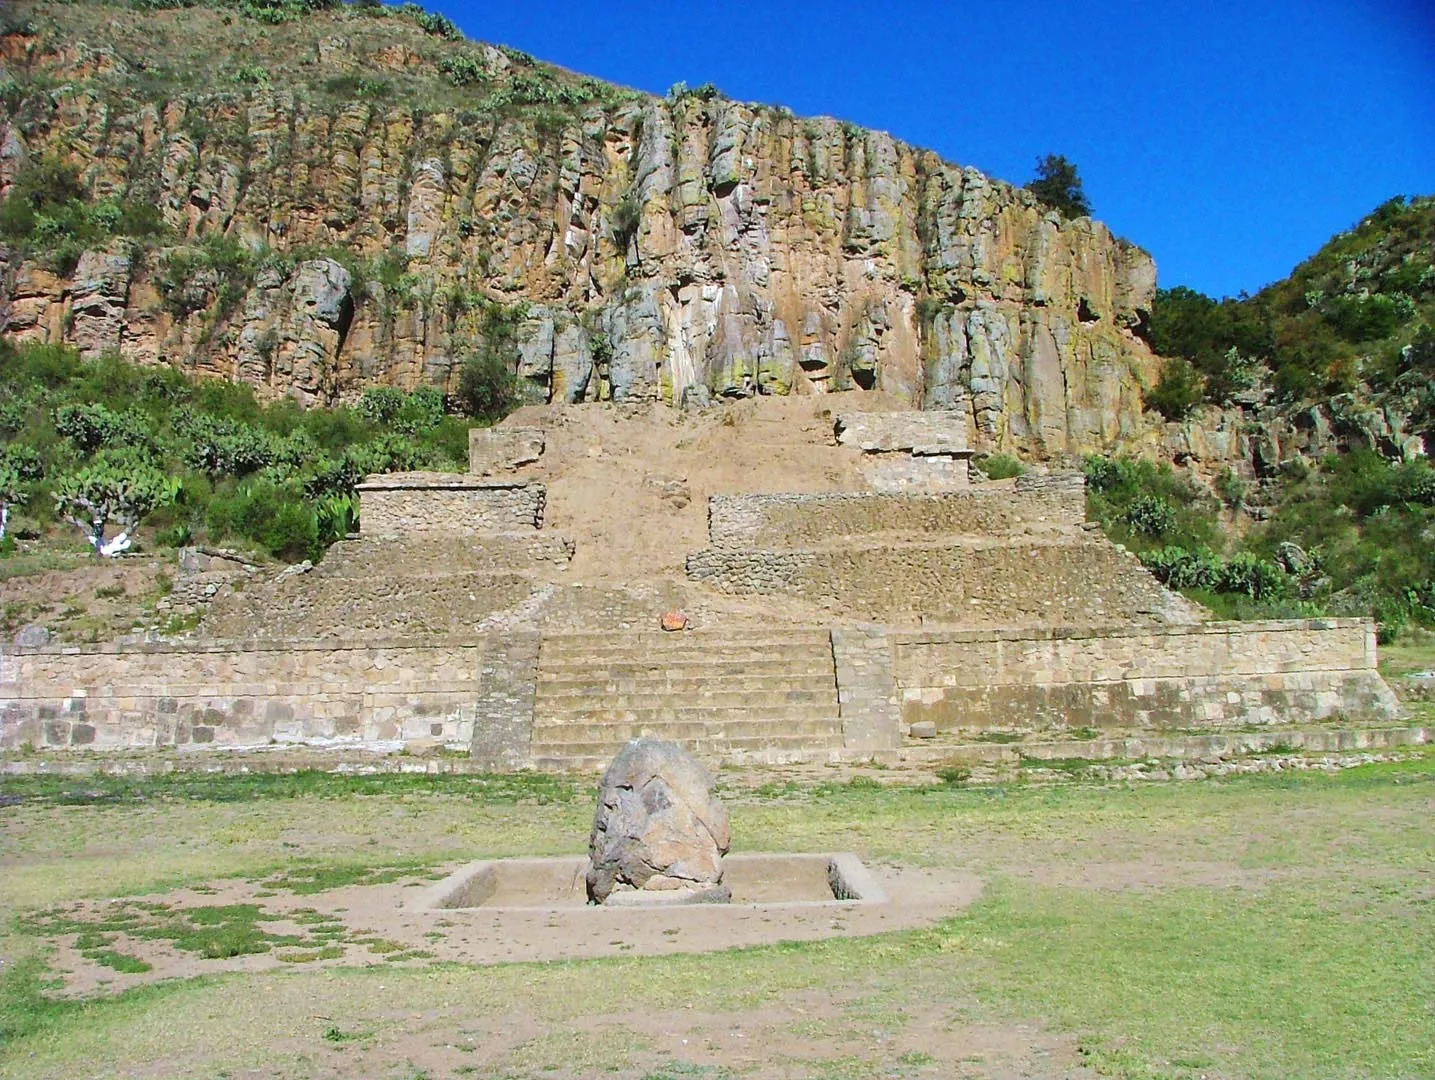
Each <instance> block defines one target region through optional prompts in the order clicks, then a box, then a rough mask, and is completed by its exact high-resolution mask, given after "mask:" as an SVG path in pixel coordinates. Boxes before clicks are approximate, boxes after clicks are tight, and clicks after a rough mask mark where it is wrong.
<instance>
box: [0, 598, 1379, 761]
mask: <svg viewBox="0 0 1435 1080" xmlns="http://www.w3.org/2000/svg"><path fill="white" fill-rule="evenodd" d="M832 634H833V653H834V657H835V660H836V672H837V682H838V697H839V701H840V703H841V704H840V710H841V715H842V727H843V733H844V740H845V742H846V749H845V753H847V754H848V755H850V756H856V757H861V756H863V755H866V754H871V753H881V752H884V751H887V750H892V749H893V748H895V747H897V746H898V745H899V743H900V739H901V735H902V733H903V731H905V730H906V729H907V728H908V727H909V726H910V725H911V724H912V723H913V722H915V721H918V720H929V721H933V722H934V723H935V724H936V725H937V727H938V729H939V730H943V731H963V730H970V731H980V730H1022V729H1025V730H1034V729H1042V728H1061V727H1065V728H1068V729H1072V728H1087V727H1089V728H1093V729H1109V730H1115V729H1124V730H1126V731H1131V730H1141V729H1149V730H1152V731H1156V732H1166V733H1173V732H1182V731H1185V732H1188V733H1189V732H1192V731H1197V732H1199V731H1221V730H1223V729H1224V730H1230V729H1232V728H1240V727H1244V726H1246V725H1265V724H1277V723H1278V724H1281V725H1295V724H1303V723H1312V722H1318V721H1322V720H1329V719H1332V718H1336V717H1341V718H1345V719H1349V720H1351V721H1369V720H1390V719H1393V718H1395V717H1397V716H1398V715H1399V712H1400V710H1399V705H1398V703H1397V702H1396V700H1395V697H1394V695H1393V694H1392V693H1391V691H1390V689H1389V688H1388V687H1387V686H1386V685H1385V683H1384V682H1383V681H1382V680H1381V678H1380V676H1379V675H1378V674H1377V673H1376V670H1375V636H1374V627H1373V625H1372V624H1371V623H1369V622H1368V621H1362V620H1354V619H1344V620H1342V619H1333V620H1308V621H1289V622H1285V621H1283V622H1265V623H1208V624H1204V625H1201V626H1167V627H1148V628H1133V627H1130V626H1121V627H1111V626H1105V627H1089V626H1088V627H1080V628H1070V629H1066V630H1062V629H1043V630H999V631H991V630H987V631H961V632H942V633H932V632H919V631H911V630H906V631H898V630H889V629H885V628H882V627H865V628H864V627H857V628H851V627H849V628H843V629H837V630H834V631H833V632H832ZM618 640H621V634H617V635H615V641H618ZM632 640H633V645H632V656H631V658H629V657H626V656H624V655H623V654H622V653H621V652H618V653H616V654H615V655H614V656H613V658H612V662H613V663H615V664H625V663H632V662H640V663H641V662H647V661H648V660H649V659H650V658H649V657H648V656H647V655H646V654H645V653H644V651H643V648H642V645H641V636H640V635H637V636H634V638H633V639H632ZM539 643H540V637H539V634H538V633H537V632H533V631H527V632H510V633H491V634H484V635H472V636H467V637H460V636H450V637H446V638H435V639H429V640H418V639H407V640H383V639H375V640H370V641H364V642H353V643H346V642H315V641H287V642H285V641H276V642H244V643H236V642H227V643H213V644H193V643H181V644H145V645H97V646H85V647H73V646H64V647H58V646H43V647H29V648H24V647H12V648H7V649H5V650H3V651H0V750H8V751H15V750H18V749H21V748H23V747H25V746H30V747H33V748H35V749H37V750H44V749H46V748H61V747H63V748H80V749H93V750H116V749H140V748H155V747H181V748H183V747H193V748H202V747H214V748H220V747H230V748H239V747H263V746H266V745H269V744H271V743H281V744H286V743H287V744H308V745H320V746H346V745H347V746H353V747H367V748H371V749H378V748H388V749H395V748H397V747H399V746H409V747H413V748H422V747H424V746H433V745H442V746H445V747H449V748H452V749H456V750H468V751H470V753H471V754H472V755H473V759H474V760H475V761H477V762H480V763H482V764H484V765H485V766H486V767H492V768H501V769H514V768H522V767H525V766H526V765H528V764H530V763H531V761H532V756H531V741H532V730H533V719H534V708H535V688H536V685H537V659H538V653H539ZM754 719H761V717H759V716H754ZM789 751H792V752H796V751H795V750H793V748H789V750H785V751H784V753H788V755H789V757H790V756H791V753H789ZM830 755H831V748H830V747H828V746H827V745H825V744H824V745H822V746H814V747H813V749H812V756H813V758H814V760H826V759H827V758H828V757H829V756H830Z"/></svg>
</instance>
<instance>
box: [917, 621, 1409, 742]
mask: <svg viewBox="0 0 1435 1080" xmlns="http://www.w3.org/2000/svg"><path fill="white" fill-rule="evenodd" d="M893 664H894V669H895V672H896V678H897V682H898V684H899V685H900V686H901V688H902V720H903V723H904V724H905V725H907V726H910V725H911V724H913V723H918V722H923V721H927V722H931V723H933V724H935V726H936V727H937V729H938V730H939V731H949V730H962V729H978V730H979V729H1001V730H1010V729H1013V728H1016V729H1021V728H1028V729H1029V728H1046V727H1071V728H1077V727H1091V728H1128V729H1130V728H1134V729H1142V728H1189V729H1198V730H1206V729H1211V728H1229V727H1234V726H1238V725H1245V724H1291V723H1301V722H1311V721H1316V720H1324V719H1329V718H1331V717H1336V716H1343V717H1346V718H1361V719H1380V720H1389V719H1393V718H1394V717H1396V716H1398V715H1399V713H1400V708H1399V704H1398V703H1397V702H1396V700H1395V697H1394V695H1393V694H1392V693H1391V691H1390V689H1389V687H1387V686H1386V685H1385V682H1384V681H1383V680H1382V679H1381V678H1380V676H1379V675H1378V674H1377V673H1376V669H1375V630H1374V626H1373V625H1372V624H1371V623H1370V622H1369V621H1368V620H1363V619H1329V620H1309V621H1294V620H1291V621H1279V622H1264V623H1261V622H1251V623H1209V624H1206V625H1203V626H1184V627H1183V626H1169V627H1161V628H1139V629H1138V628H1130V627H1112V626H1107V627H1099V628H1097V627H1085V628H1076V629H1070V630H1065V629H1061V628H1057V629H1047V630H1027V631H1022V630H1010V631H996V632H982V633H971V632H954V633H935V634H932V633H927V634H923V633H897V634H894V635H893Z"/></svg>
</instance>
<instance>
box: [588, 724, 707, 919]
mask: <svg viewBox="0 0 1435 1080" xmlns="http://www.w3.org/2000/svg"><path fill="white" fill-rule="evenodd" d="M730 843H731V837H730V834H729V829H728V816H727V810H726V809H724V808H723V805H722V803H720V802H718V800H717V796H716V795H715V794H714V783H713V777H712V774H711V773H709V772H708V771H707V769H705V768H703V766H702V765H701V764H700V763H699V762H698V761H697V759H695V758H694V757H693V756H692V755H691V754H689V753H688V752H687V751H686V750H684V749H683V748H682V747H680V746H678V745H677V744H676V743H671V742H661V741H659V740H656V739H634V740H633V741H632V742H630V743H628V745H627V746H625V747H623V749H622V751H621V752H620V753H619V754H618V756H617V757H616V758H614V759H613V763H612V764H611V765H609V766H608V771H607V772H606V773H604V774H603V783H602V785H601V787H600V788H599V791H598V811H597V813H596V814H595V815H594V818H593V832H592V834H591V835H590V836H589V839H588V861H589V867H588V899H589V900H591V901H592V902H593V903H596V904H602V903H605V902H606V901H607V900H608V897H609V895H610V894H611V893H613V892H614V891H629V890H642V891H649V892H653V893H655V894H656V893H658V892H664V893H677V894H678V895H683V897H684V898H685V899H691V900H697V901H705V902H724V901H726V900H729V899H730V898H731V895H732V894H731V892H730V890H728V888H727V886H725V885H723V883H722V879H723V867H722V857H723V856H724V855H726V854H727V850H728V846H729V844H730ZM665 899H666V897H665Z"/></svg>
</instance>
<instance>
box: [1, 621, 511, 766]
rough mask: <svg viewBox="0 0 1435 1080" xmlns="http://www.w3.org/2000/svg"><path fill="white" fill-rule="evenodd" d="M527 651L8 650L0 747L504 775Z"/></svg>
mask: <svg viewBox="0 0 1435 1080" xmlns="http://www.w3.org/2000/svg"><path fill="white" fill-rule="evenodd" d="M530 639H531V640H530ZM537 642H538V635H537V634H527V635H524V634H505V635H489V636H475V637H469V638H445V639H443V640H442V641H439V642H433V643H421V642H415V641H412V640H410V641H392V640H391V641H384V640H373V641H365V642H362V643H354V644H344V643H334V642H325V643H322V644H321V643H317V642H312V641H307V642H306V641H279V642H250V643H232V642H231V643H224V644H199V643H183V644H181V643H175V644H146V645H96V646H87V647H84V648H77V647H57V646H45V647H41V648H28V649H24V648H20V649H14V650H10V651H6V652H4V653H0V749H4V750H16V749H20V748H22V747H24V746H26V745H29V746H32V747H35V748H37V749H40V748H44V747H79V748H89V749H96V750H113V749H130V748H144V747H168V746H178V747H185V746H200V745H205V746H214V747H225V746H229V747H240V746H245V747H255V746H264V745H266V744H269V743H302V744H309V745H344V744H352V745H366V746H371V747H383V746H388V747H389V748H391V749H397V748H398V747H400V746H422V745H441V746H445V747H450V748H453V749H459V750H468V749H469V748H470V746H472V745H474V744H479V745H481V746H482V747H484V749H485V753H487V754H488V755H489V756H490V757H491V758H492V759H493V760H494V762H495V764H501V765H506V766H508V767H514V766H516V765H518V764H520V763H521V761H520V760H519V756H520V755H524V756H526V754H527V725H528V724H531V722H532V705H531V701H532V691H531V689H528V690H527V691H526V693H527V699H528V701H529V713H528V716H527V718H526V719H525V718H524V717H523V716H522V710H521V701H522V700H523V698H524V694H525V690H524V687H530V688H531V685H532V683H533V680H534V678H535V675H534V672H533V666H534V663H535V662H536V658H537V652H538V646H537ZM525 646H526V647H525ZM516 703H518V704H516ZM515 719H517V720H519V721H520V722H521V724H522V727H523V730H522V732H521V735H520V736H517V738H518V739H519V742H518V743H515V741H514V740H515V736H514V734H513V725H514V721H515ZM520 743H521V745H520Z"/></svg>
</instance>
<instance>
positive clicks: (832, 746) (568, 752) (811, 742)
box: [533, 731, 842, 761]
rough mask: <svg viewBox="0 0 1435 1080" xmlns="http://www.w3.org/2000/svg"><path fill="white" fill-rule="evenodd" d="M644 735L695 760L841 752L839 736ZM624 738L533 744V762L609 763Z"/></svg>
mask: <svg viewBox="0 0 1435 1080" xmlns="http://www.w3.org/2000/svg"><path fill="white" fill-rule="evenodd" d="M648 734H649V735H650V736H651V737H653V738H660V739H670V740H672V741H673V742H676V743H679V744H681V745H682V746H683V748H684V749H686V750H690V751H691V752H693V753H694V754H697V755H698V756H699V757H702V756H705V755H713V754H728V753H735V752H746V753H754V752H759V751H764V750H767V751H771V750H781V751H784V752H786V753H788V754H803V753H810V754H826V753H830V752H832V751H840V750H841V749H842V738H841V736H840V735H839V736H834V737H831V738H827V739H819V738H816V737H814V736H811V735H793V736H783V735H733V736H724V735H720V734H719V735H693V734H683V733H680V732H676V731H674V732H668V731H652V732H648ZM627 741H628V739H627V738H613V739H608V738H604V739H591V740H585V741H579V740H576V739H574V740H568V741H565V742H551V743H538V742H535V743H534V744H533V757H534V759H535V760H541V759H544V758H590V759H593V760H595V761H597V760H603V759H611V758H612V757H613V755H614V754H616V753H617V752H618V751H619V750H621V749H622V748H623V744H624V743H626V742H627Z"/></svg>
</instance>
